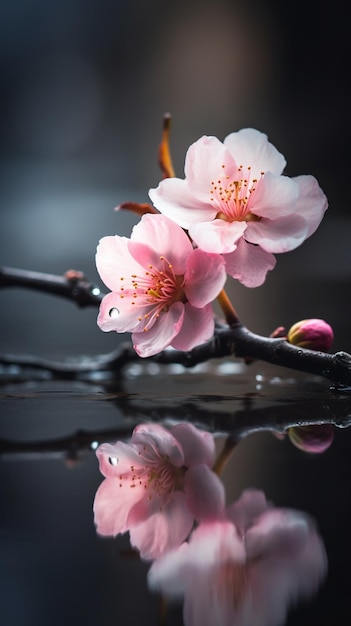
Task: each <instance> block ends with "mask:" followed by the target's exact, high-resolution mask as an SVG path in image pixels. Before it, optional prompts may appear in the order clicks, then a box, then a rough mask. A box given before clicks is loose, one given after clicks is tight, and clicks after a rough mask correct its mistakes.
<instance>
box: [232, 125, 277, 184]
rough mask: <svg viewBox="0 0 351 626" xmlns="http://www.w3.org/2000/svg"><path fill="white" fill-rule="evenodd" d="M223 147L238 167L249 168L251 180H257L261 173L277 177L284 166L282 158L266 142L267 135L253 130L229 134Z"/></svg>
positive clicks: (271, 145) (248, 129) (247, 129)
mask: <svg viewBox="0 0 351 626" xmlns="http://www.w3.org/2000/svg"><path fill="white" fill-rule="evenodd" d="M224 145H225V146H226V147H227V149H228V150H230V152H231V154H232V155H233V156H234V158H235V161H236V162H237V164H238V165H241V164H242V165H243V166H244V167H247V166H251V174H252V177H253V178H259V177H260V173H261V172H262V171H263V172H268V171H270V172H272V173H273V174H276V175H277V176H279V175H280V174H281V173H282V171H283V169H284V168H285V166H286V160H285V158H284V156H283V155H282V154H281V153H280V152H278V150H277V149H276V148H275V146H273V144H271V143H270V142H269V141H268V137H267V135H265V134H264V133H261V132H260V131H258V130H255V129H254V128H243V129H242V130H239V131H238V132H236V133H231V134H230V135H228V136H227V137H226V138H225V139H224Z"/></svg>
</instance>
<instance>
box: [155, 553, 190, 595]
mask: <svg viewBox="0 0 351 626" xmlns="http://www.w3.org/2000/svg"><path fill="white" fill-rule="evenodd" d="M188 552H189V544H188V543H187V542H184V543H182V544H181V545H180V546H179V547H177V548H173V550H170V551H169V552H167V553H166V554H165V555H164V556H163V557H162V559H157V560H156V561H154V562H153V564H152V565H151V568H150V569H149V571H148V574H147V583H148V587H149V589H151V590H152V591H161V592H162V593H166V595H167V597H168V598H172V597H173V598H177V597H179V596H182V595H184V593H185V591H186V588H187V585H188V575H189V567H188V561H189V557H188Z"/></svg>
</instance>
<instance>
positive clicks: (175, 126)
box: [0, 0, 351, 356]
mask: <svg viewBox="0 0 351 626" xmlns="http://www.w3.org/2000/svg"><path fill="white" fill-rule="evenodd" d="M311 9H313V10H309V6H308V3H306V2H302V1H300V0H297V1H296V2H294V4H286V3H282V2H278V1H277V0H273V1H271V2H263V1H261V2H260V1H259V0H257V1H253V0H249V1H245V2H244V1H243V0H216V1H211V0H202V1H197V0H191V1H186V0H179V1H177V2H172V3H165V2H161V1H159V0H148V1H144V0H131V1H130V2H122V1H120V0H115V1H114V2H111V1H110V0H101V1H100V0H99V2H97V0H84V1H83V0H62V1H61V2H59V3H56V2H47V1H44V0H11V1H10V0H4V1H3V2H2V3H1V7H0V74H1V86H2V98H1V103H0V125H1V146H0V179H1V189H0V202H1V218H0V220H1V222H0V224H1V226H0V263H1V264H2V265H6V266H12V267H18V268H21V267H23V268H27V269H32V270H37V271H44V272H49V273H58V274H62V273H63V272H65V271H66V270H67V269H70V268H74V269H78V270H82V271H83V272H85V273H86V274H87V276H88V277H89V278H90V280H92V281H93V282H94V281H96V282H98V283H99V277H98V276H97V273H96V269H95V263H94V256H95V249H96V245H97V242H98V240H99V239H100V238H101V237H102V236H104V235H107V234H113V233H119V234H126V235H129V233H130V229H131V227H132V225H133V224H134V223H135V219H134V216H132V215H127V214H124V215H121V214H116V213H115V212H114V210H113V209H114V207H115V206H116V205H118V204H119V203H121V202H123V201H126V200H135V201H147V200H148V195H147V192H148V189H149V188H150V187H153V186H156V185H157V184H158V182H159V180H160V171H159V168H158V164H157V146H158V142H159V139H160V134H161V126H162V116H163V114H164V113H165V112H170V113H171V115H172V118H173V119H172V135H171V149H172V155H173V160H174V164H175V169H176V173H177V175H179V176H182V175H183V164H184V157H185V153H186V150H187V148H188V146H189V145H190V143H192V142H193V141H195V140H196V139H198V138H199V137H200V136H201V135H203V134H208V135H210V134H214V135H216V136H218V137H219V138H220V139H223V138H224V137H225V136H226V135H227V134H229V133H230V132H232V131H234V130H238V129H240V128H243V127H247V126H252V127H254V128H257V129H259V130H261V131H263V132H266V133H267V134H268V136H269V139H270V140H271V141H272V143H273V144H275V145H276V146H277V148H278V149H279V150H280V151H281V152H282V153H283V154H284V155H285V157H286V159H287V162H288V165H287V168H286V173H287V174H288V175H291V176H295V175H299V174H314V175H315V176H316V177H317V179H318V181H319V183H320V185H321V187H322V188H323V190H324V191H325V193H326V194H327V196H328V199H329V205H330V208H329V210H328V213H327V214H326V217H325V219H324V221H323V223H322V225H321V227H320V229H319V230H318V231H317V233H316V234H315V235H313V237H312V238H311V239H310V240H308V241H307V242H305V243H304V245H303V246H302V247H301V248H299V249H298V250H296V251H294V252H292V253H289V254H286V255H280V256H278V265H277V267H276V269H275V270H274V272H272V273H271V274H270V275H269V276H268V278H267V281H266V283H265V285H263V286H262V287H261V288H259V289H255V290H249V289H246V288H243V287H241V286H240V285H228V289H229V290H230V291H231V293H232V294H233V299H234V300H235V305H236V307H237V310H238V312H239V314H240V316H241V318H242V320H243V321H244V322H245V323H246V324H247V325H248V326H249V327H251V328H252V329H253V330H256V331H257V332H265V333H267V332H270V331H271V330H273V329H274V328H275V327H276V326H278V325H281V324H283V325H287V326H289V325H290V324H291V323H292V322H294V321H296V319H301V318H303V317H324V318H326V319H328V321H330V323H332V324H333V325H334V326H336V330H337V333H336V342H337V347H340V346H341V345H342V343H343V341H344V335H347V334H348V328H349V324H348V313H347V310H349V308H350V307H349V303H348V295H347V294H348V291H349V287H350V268H351V252H350V246H349V233H350V223H349V201H348V193H347V188H348V178H349V171H348V168H349V159H348V146H349V142H350V119H349V118H350V116H349V111H350V96H349V89H348V72H349V36H348V20H347V16H346V6H345V4H344V3H342V2H341V1H340V0H336V1H335V2H334V3H333V7H332V10H331V8H330V6H329V5H327V4H326V3H324V2H322V3H319V5H318V7H314V8H313V7H312V5H311ZM99 284H100V283H99ZM101 286H102V285H101ZM336 288H338V292H337V299H338V303H337V305H335V299H336V298H334V297H333V295H334V292H333V291H332V290H333V289H336ZM95 320H96V311H93V310H89V311H81V310H80V311H78V310H76V309H75V307H74V305H72V304H70V303H67V302H59V301H58V300H57V299H55V298H52V297H50V296H42V295H38V294H29V293H25V292H24V291H21V292H19V291H17V290H12V291H11V292H10V291H9V290H7V292H6V293H4V294H3V305H2V307H1V309H0V328H1V329H2V332H1V335H2V337H1V344H2V349H3V350H4V351H11V352H16V351H21V352H23V351H24V352H33V350H34V351H35V352H38V353H45V354H50V355H53V354H55V355H57V356H64V355H65V354H68V353H71V354H77V352H78V353H79V351H81V350H82V349H84V351H85V353H88V354H89V353H96V352H104V351H105V350H109V349H111V348H112V347H114V346H115V345H116V342H118V341H119V340H120V337H117V336H115V335H113V334H109V335H107V336H106V335H104V334H103V333H102V332H101V331H100V330H98V329H97V328H96V323H95Z"/></svg>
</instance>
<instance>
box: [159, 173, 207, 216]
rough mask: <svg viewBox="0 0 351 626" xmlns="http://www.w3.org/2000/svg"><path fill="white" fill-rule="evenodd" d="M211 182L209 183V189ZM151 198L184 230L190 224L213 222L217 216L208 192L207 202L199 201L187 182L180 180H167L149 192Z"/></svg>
mask: <svg viewBox="0 0 351 626" xmlns="http://www.w3.org/2000/svg"><path fill="white" fill-rule="evenodd" d="M209 185H210V181H208V187H209ZM149 196H150V198H151V200H152V202H153V204H154V205H155V207H156V209H158V210H159V211H160V212H161V213H162V214H163V215H166V216H167V217H169V218H170V219H172V220H173V221H174V222H176V223H177V224H179V226H181V227H182V228H189V226H190V224H194V223H196V222H201V221H205V220H206V221H207V220H211V219H213V218H214V217H215V216H216V213H217V209H214V208H213V207H212V206H211V204H210V193H209V191H208V199H207V201H205V202H204V201H202V200H199V199H198V198H196V197H195V196H194V194H193V193H192V190H191V189H190V188H189V187H188V183H187V181H186V180H182V179H180V178H166V179H165V180H162V181H161V182H160V184H159V186H158V187H157V188H156V189H150V190H149Z"/></svg>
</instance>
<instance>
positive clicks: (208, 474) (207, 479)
mask: <svg viewBox="0 0 351 626" xmlns="http://www.w3.org/2000/svg"><path fill="white" fill-rule="evenodd" d="M184 490H185V494H186V503H187V506H188V508H189V510H190V511H191V512H192V514H193V516H194V518H195V519H196V520H214V519H221V518H223V517H224V507H225V489H224V485H223V483H222V481H221V480H220V479H219V478H218V476H217V475H216V474H215V473H214V472H213V471H212V470H211V469H210V468H209V467H208V465H193V466H192V467H190V468H189V469H188V471H187V472H186V474H185V478H184Z"/></svg>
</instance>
